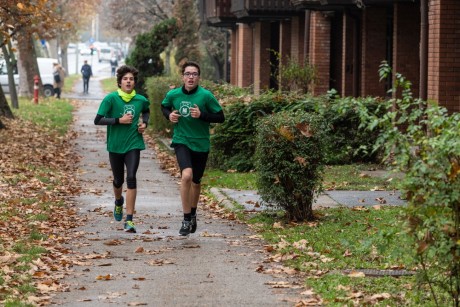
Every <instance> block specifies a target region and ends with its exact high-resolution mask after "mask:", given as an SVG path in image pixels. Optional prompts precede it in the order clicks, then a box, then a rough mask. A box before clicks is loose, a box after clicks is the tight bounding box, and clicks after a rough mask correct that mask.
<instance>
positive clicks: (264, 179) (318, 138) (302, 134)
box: [256, 111, 326, 221]
mask: <svg viewBox="0 0 460 307" xmlns="http://www.w3.org/2000/svg"><path fill="white" fill-rule="evenodd" d="M325 133H326V124H325V123H324V120H323V118H322V117H321V116H320V115H317V114H314V113H306V112H304V111H297V112H295V111H285V112H284V111H283V112H279V113H276V114H274V115H270V116H266V117H264V118H263V119H261V120H260V121H259V122H258V124H257V136H256V170H257V172H258V179H257V181H258V182H257V184H258V191H259V194H260V196H261V198H262V200H264V201H265V202H267V203H268V204H272V205H277V206H280V207H281V208H283V209H284V210H285V212H286V214H287V217H288V218H289V219H290V220H297V221H302V220H312V219H314V215H313V210H312V205H313V202H314V200H315V198H316V197H317V195H318V194H319V193H320V192H321V190H322V177H323V170H324V164H323V161H324V150H323V149H324V142H323V140H324V135H325Z"/></svg>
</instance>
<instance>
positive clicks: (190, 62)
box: [182, 61, 201, 75]
mask: <svg viewBox="0 0 460 307" xmlns="http://www.w3.org/2000/svg"><path fill="white" fill-rule="evenodd" d="M189 66H193V67H196V68H197V69H198V75H200V74H201V70H200V65H198V63H197V62H193V61H187V62H185V63H184V65H182V74H184V71H185V69H186V68H187V67H189Z"/></svg>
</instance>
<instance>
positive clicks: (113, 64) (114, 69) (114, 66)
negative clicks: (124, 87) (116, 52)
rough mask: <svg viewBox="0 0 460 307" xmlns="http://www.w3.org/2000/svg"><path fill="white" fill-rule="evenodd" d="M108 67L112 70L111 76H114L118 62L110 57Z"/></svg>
mask: <svg viewBox="0 0 460 307" xmlns="http://www.w3.org/2000/svg"><path fill="white" fill-rule="evenodd" d="M110 67H111V68H112V76H115V71H116V70H117V67H118V60H117V58H116V57H112V58H111V59H110Z"/></svg>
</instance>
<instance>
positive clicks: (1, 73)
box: [0, 58, 58, 97]
mask: <svg viewBox="0 0 460 307" xmlns="http://www.w3.org/2000/svg"><path fill="white" fill-rule="evenodd" d="M57 62H58V60H56V59H53V58H37V64H38V70H39V71H40V78H41V79H42V84H43V92H44V95H45V96H46V97H50V96H53V95H54V89H53V81H54V79H53V63H57ZM14 82H15V84H16V89H18V87H19V74H18V73H17V69H16V71H15V74H14ZM8 84H9V82H8V71H7V68H6V62H5V60H4V59H0V85H1V86H2V89H3V92H4V93H5V94H9V93H10V87H9V85H8Z"/></svg>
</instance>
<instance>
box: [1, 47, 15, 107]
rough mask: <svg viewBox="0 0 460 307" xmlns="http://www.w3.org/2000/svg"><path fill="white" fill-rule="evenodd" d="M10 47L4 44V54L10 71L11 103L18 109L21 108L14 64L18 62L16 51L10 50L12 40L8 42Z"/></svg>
mask: <svg viewBox="0 0 460 307" xmlns="http://www.w3.org/2000/svg"><path fill="white" fill-rule="evenodd" d="M8 47H10V48H7V47H6V45H3V46H2V51H3V56H4V57H5V62H6V68H7V71H8V85H9V88H10V99H11V105H12V106H13V108H15V109H18V108H19V100H18V93H17V91H16V83H15V81H14V65H15V64H16V63H15V62H16V60H15V59H14V53H13V52H10V50H11V42H8ZM8 49H9V50H8ZM10 55H11V56H10Z"/></svg>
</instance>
